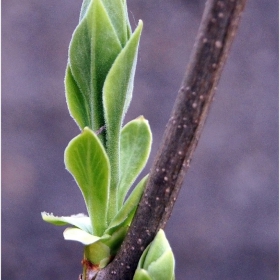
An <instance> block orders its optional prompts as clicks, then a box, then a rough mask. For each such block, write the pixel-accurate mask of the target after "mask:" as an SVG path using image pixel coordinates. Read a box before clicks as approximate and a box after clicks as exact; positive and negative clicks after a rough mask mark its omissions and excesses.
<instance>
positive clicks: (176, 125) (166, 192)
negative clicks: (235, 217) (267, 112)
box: [96, 0, 246, 280]
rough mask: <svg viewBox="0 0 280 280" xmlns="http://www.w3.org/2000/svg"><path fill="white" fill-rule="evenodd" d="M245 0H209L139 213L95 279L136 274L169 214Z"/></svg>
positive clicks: (125, 279) (126, 277)
mask: <svg viewBox="0 0 280 280" xmlns="http://www.w3.org/2000/svg"><path fill="white" fill-rule="evenodd" d="M245 3H246V0H223V1H222V0H220V1H218V0H209V1H207V3H206V6H205V10H204V14H203V17H202V22H201V25H200V28H199V31H198V35H197V38H196V42H195V45H194V49H193V52H192V55H191V59H190V63H189V66H188V69H187V72H186V75H185V77H184V79H183V82H182V86H181V88H180V90H179V92H178V96H177V99H176V101H175V105H174V108H173V111H172V113H171V117H170V119H169V122H168V124H167V127H166V130H165V133H164V136H163V141H162V143H161V146H160V148H159V151H158V153H157V156H156V159H155V161H154V164H153V167H152V169H151V173H150V176H149V180H148V182H147V187H146V190H145V192H144V195H143V197H142V200H141V202H140V204H139V207H138V210H137V213H136V215H135V218H134V220H133V222H132V225H131V227H130V230H129V232H128V235H127V236H126V239H125V241H124V243H123V245H122V247H121V249H120V251H119V253H118V254H117V256H116V257H115V259H114V260H113V262H112V263H111V264H109V265H108V266H107V267H106V268H105V269H103V270H101V271H100V272H99V273H98V275H97V277H96V279H98V280H101V279H102V280H104V279H106V280H111V279H112V280H117V279H119V280H130V279H132V278H133V275H134V271H135V269H136V267H137V263H138V260H139V258H140V256H141V254H142V252H143V250H144V249H145V248H146V246H147V245H148V244H149V243H150V242H151V241H152V240H153V238H154V236H155V234H156V233H157V231H158V230H159V229H160V228H164V226H165V224H166V222H167V220H168V218H169V217H170V214H171V211H172V209H173V206H174V202H175V200H176V198H177V196H178V193H179V190H180V188H181V185H182V182H183V178H184V175H185V173H186V171H187V169H188V167H189V165H190V161H191V158H192V154H193V152H194V150H195V147H196V145H197V142H198V139H199V136H200V134H201V129H202V126H203V124H204V122H205V119H206V116H207V114H208V111H209V107H210V104H211V102H212V100H213V96H214V93H215V89H216V86H217V83H218V80H219V78H220V76H221V71H222V68H223V65H224V63H225V61H226V58H227V56H228V53H229V49H230V46H231V44H232V41H233V39H234V36H235V34H236V31H237V27H238V24H239V21H240V16H241V14H242V11H243V9H244V6H245Z"/></svg>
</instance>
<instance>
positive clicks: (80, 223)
mask: <svg viewBox="0 0 280 280" xmlns="http://www.w3.org/2000/svg"><path fill="white" fill-rule="evenodd" d="M41 214H42V219H43V220H44V221H46V222H48V223H51V224H53V225H56V226H65V225H67V224H70V225H72V226H75V227H77V228H80V229H81V230H83V231H86V232H88V233H92V226H91V222H90V219H89V217H87V216H85V215H84V214H78V215H72V216H70V217H65V216H61V217H57V216H54V215H53V214H48V213H46V212H42V213H41Z"/></svg>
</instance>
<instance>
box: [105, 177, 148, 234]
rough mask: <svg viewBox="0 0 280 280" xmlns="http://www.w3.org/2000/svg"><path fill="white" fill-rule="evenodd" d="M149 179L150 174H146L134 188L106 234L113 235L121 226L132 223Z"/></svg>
mask: <svg viewBox="0 0 280 280" xmlns="http://www.w3.org/2000/svg"><path fill="white" fill-rule="evenodd" d="M147 180H148V175H147V176H145V177H144V178H143V179H142V180H141V181H140V182H139V183H138V185H137V186H136V187H135V188H134V190H133V191H132V193H131V194H130V196H129V197H128V199H127V200H126V202H125V204H124V205H123V207H122V208H121V210H120V211H119V212H118V214H117V215H116V216H115V217H114V219H113V220H112V221H111V223H110V225H109V226H108V228H107V230H106V231H105V234H110V235H112V234H113V233H114V232H115V231H116V230H118V229H119V228H121V227H125V226H129V225H130V223H131V221H132V219H133V217H134V214H135V212H136V209H137V207H138V204H139V201H140V199H141V197H142V194H143V192H144V189H145V186H146V183H147Z"/></svg>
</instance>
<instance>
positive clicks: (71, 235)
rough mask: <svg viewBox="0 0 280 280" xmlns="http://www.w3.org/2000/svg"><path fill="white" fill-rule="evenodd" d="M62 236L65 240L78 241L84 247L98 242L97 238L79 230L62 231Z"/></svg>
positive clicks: (98, 238) (68, 229)
mask: <svg viewBox="0 0 280 280" xmlns="http://www.w3.org/2000/svg"><path fill="white" fill-rule="evenodd" d="M63 236H64V239H65V240H72V241H78V242H81V243H83V244H84V245H89V244H93V243H95V242H97V241H99V240H100V237H99V236H94V235H92V234H90V233H88V232H85V231H83V230H81V229H79V228H67V229H65V230H64V232H63Z"/></svg>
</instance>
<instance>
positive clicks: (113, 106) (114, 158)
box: [103, 21, 143, 221]
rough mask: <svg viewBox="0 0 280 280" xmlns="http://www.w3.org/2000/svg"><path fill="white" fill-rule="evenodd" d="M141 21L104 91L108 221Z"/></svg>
mask: <svg viewBox="0 0 280 280" xmlns="http://www.w3.org/2000/svg"><path fill="white" fill-rule="evenodd" d="M142 26H143V24H142V21H140V22H139V24H138V27H137V28H136V30H135V32H134V33H133V34H132V36H131V38H130V39H129V41H128V42H127V44H126V45H125V47H124V49H123V50H122V51H121V53H120V54H119V55H118V57H117V58H116V60H115V62H114V64H113V66H112V67H111V69H110V71H109V73H108V75H107V77H106V80H105V83H104V88H103V105H104V114H105V122H106V136H107V142H106V146H107V153H108V156H109V159H110V163H111V172H112V173H111V184H110V185H111V192H112V196H111V200H110V210H111V211H110V213H109V221H110V220H111V219H112V218H113V217H114V216H115V214H116V213H117V210H118V197H117V196H118V190H117V187H118V181H119V160H120V159H119V153H120V129H121V125H122V121H123V118H124V114H125V112H126V110H127V107H128V105H129V103H130V100H131V97H132V89H133V80H134V74H135V66H136V61H137V52H138V44H139V39H140V35H141V30H142Z"/></svg>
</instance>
